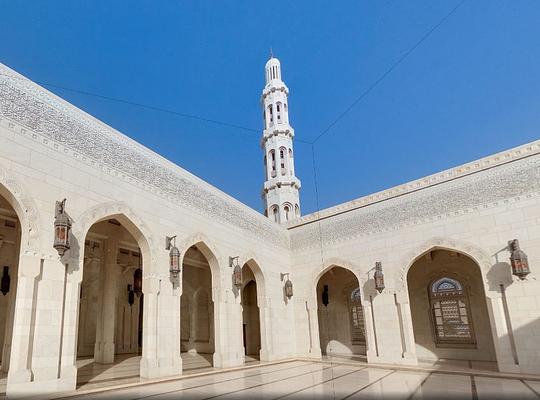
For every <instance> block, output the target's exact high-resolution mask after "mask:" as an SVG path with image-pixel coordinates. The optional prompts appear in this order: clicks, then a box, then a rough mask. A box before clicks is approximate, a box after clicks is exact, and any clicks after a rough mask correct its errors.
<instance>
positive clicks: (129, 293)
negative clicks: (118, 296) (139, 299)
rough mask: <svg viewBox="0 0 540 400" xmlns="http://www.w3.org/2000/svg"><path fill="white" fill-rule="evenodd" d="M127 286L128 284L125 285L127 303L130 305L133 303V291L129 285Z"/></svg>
mask: <svg viewBox="0 0 540 400" xmlns="http://www.w3.org/2000/svg"><path fill="white" fill-rule="evenodd" d="M127 286H128V287H127V290H128V304H129V306H130V307H131V306H132V305H133V303H135V292H134V291H133V289H132V288H131V285H127Z"/></svg>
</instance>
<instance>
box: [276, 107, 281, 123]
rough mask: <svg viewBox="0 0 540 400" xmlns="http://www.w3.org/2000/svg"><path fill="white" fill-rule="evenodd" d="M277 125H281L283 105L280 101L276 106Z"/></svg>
mask: <svg viewBox="0 0 540 400" xmlns="http://www.w3.org/2000/svg"><path fill="white" fill-rule="evenodd" d="M276 114H277V123H278V124H281V103H280V102H279V101H278V102H277V104H276Z"/></svg>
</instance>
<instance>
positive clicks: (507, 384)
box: [475, 377, 539, 400]
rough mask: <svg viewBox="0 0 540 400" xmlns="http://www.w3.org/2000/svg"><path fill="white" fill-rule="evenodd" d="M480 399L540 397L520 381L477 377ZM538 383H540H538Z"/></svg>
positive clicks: (524, 399)
mask: <svg viewBox="0 0 540 400" xmlns="http://www.w3.org/2000/svg"><path fill="white" fill-rule="evenodd" d="M475 381H476V390H477V392H478V398H479V399H493V398H497V399H520V400H521V399H523V400H526V399H538V398H539V396H538V395H537V394H536V393H534V392H533V391H532V390H531V389H529V388H528V387H527V386H526V385H525V384H524V383H523V382H522V381H520V380H518V379H498V378H486V377H475ZM537 383H538V382H537Z"/></svg>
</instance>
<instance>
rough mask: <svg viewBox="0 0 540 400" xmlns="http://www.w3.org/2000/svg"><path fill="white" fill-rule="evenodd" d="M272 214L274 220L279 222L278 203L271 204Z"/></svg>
mask: <svg viewBox="0 0 540 400" xmlns="http://www.w3.org/2000/svg"><path fill="white" fill-rule="evenodd" d="M270 215H272V216H273V217H274V222H277V223H279V222H280V218H279V207H278V205H277V204H274V205H272V206H270Z"/></svg>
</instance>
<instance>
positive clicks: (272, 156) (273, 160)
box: [270, 150, 276, 178]
mask: <svg viewBox="0 0 540 400" xmlns="http://www.w3.org/2000/svg"><path fill="white" fill-rule="evenodd" d="M270 163H271V167H272V173H271V177H272V178H275V177H276V152H275V151H274V150H270Z"/></svg>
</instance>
